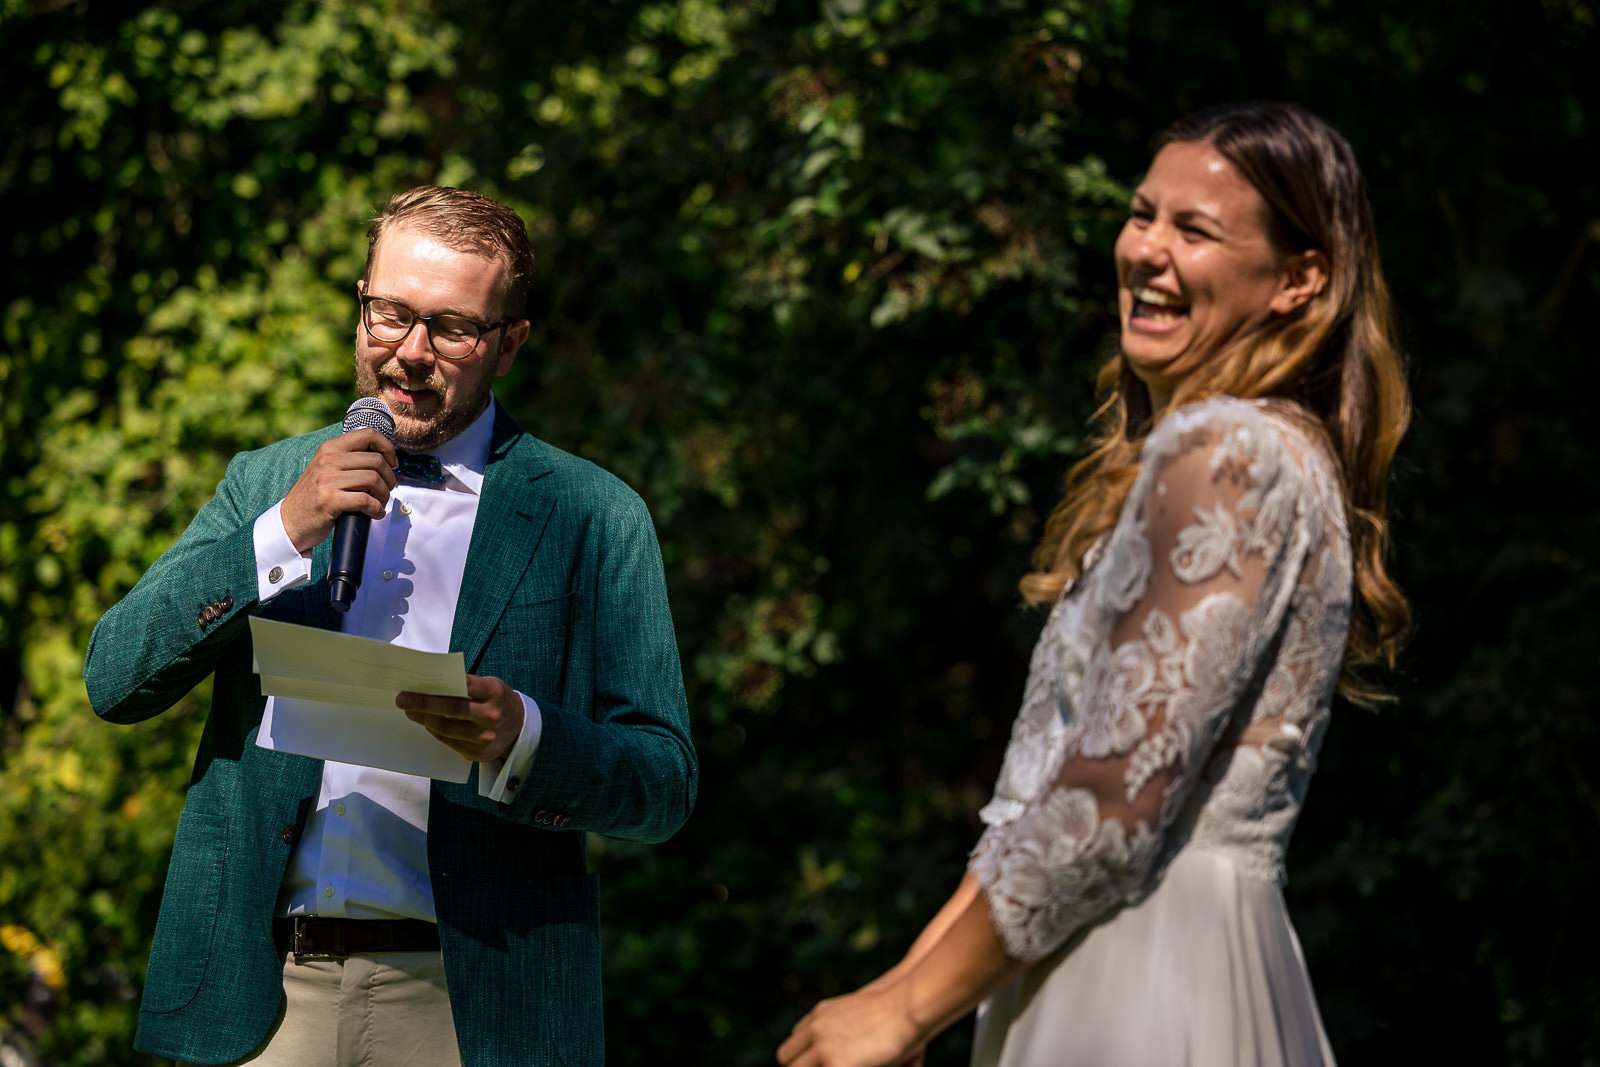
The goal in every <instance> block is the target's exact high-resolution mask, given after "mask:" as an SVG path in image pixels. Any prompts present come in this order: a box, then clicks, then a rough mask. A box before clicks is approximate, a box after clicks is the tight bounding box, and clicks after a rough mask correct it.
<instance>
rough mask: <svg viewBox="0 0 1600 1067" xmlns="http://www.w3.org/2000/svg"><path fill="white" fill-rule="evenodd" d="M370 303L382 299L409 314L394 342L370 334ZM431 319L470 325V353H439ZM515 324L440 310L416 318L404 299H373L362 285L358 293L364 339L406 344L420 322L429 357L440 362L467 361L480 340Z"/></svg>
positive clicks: (512, 321) (383, 343)
mask: <svg viewBox="0 0 1600 1067" xmlns="http://www.w3.org/2000/svg"><path fill="white" fill-rule="evenodd" d="M374 300H382V301H383V302H384V303H386V304H393V305H394V306H395V307H400V308H405V310H406V311H407V312H408V313H409V314H410V315H411V322H410V323H409V324H408V325H407V326H406V330H405V333H402V334H401V335H400V336H399V338H397V339H396V340H393V341H390V340H388V339H386V338H383V337H379V336H378V335H377V334H376V333H375V332H373V329H372V322H371V321H370V320H369V318H368V310H369V309H370V308H371V306H372V302H373V301H374ZM435 319H460V320H461V321H463V322H470V323H472V325H473V326H475V327H477V330H478V339H477V340H476V341H474V342H473V344H472V351H470V352H467V353H465V354H463V355H459V356H452V355H449V354H448V353H445V352H441V351H439V342H438V339H437V338H436V337H434V336H433V322H434V320H435ZM516 321H517V320H516V319H515V318H509V319H501V320H500V321H499V322H484V321H483V320H481V319H475V318H473V317H472V316H471V315H461V314H458V313H457V312H454V311H441V312H440V313H438V314H437V315H419V314H417V309H416V308H414V307H412V306H411V305H410V304H407V303H406V302H405V301H404V300H396V299H395V298H394V297H392V296H375V295H373V294H372V293H369V292H366V291H365V283H363V291H362V293H361V328H362V329H364V330H366V331H367V336H368V337H370V338H372V339H373V340H374V341H376V342H378V343H379V344H380V345H403V344H405V342H406V338H408V337H410V336H411V331H412V330H414V329H416V328H417V323H419V322H420V323H422V328H423V329H424V330H425V331H426V332H427V334H428V347H429V348H431V349H433V354H434V355H436V356H438V357H439V358H440V359H447V360H449V361H450V362H451V363H460V362H461V361H462V360H464V359H471V358H472V357H473V356H475V355H477V354H478V346H479V345H480V344H482V343H483V339H484V338H485V337H488V336H489V335H490V334H491V333H494V332H495V331H496V330H503V329H505V328H506V327H507V326H510V325H511V324H512V323H514V322H516Z"/></svg>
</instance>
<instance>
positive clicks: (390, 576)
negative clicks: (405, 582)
mask: <svg viewBox="0 0 1600 1067" xmlns="http://www.w3.org/2000/svg"><path fill="white" fill-rule="evenodd" d="M383 580H384V581H386V582H390V581H393V580H394V571H384V572H383Z"/></svg>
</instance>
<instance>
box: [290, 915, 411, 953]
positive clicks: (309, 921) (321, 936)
mask: <svg viewBox="0 0 1600 1067" xmlns="http://www.w3.org/2000/svg"><path fill="white" fill-rule="evenodd" d="M272 940H273V943H274V944H276V945H277V946H278V951H279V952H280V953H283V952H292V953H294V958H295V959H297V960H305V959H313V960H342V959H344V958H345V957H347V956H364V955H366V954H367V953H369V952H438V951H439V928H438V927H437V926H435V925H434V924H433V923H430V922H425V921H423V920H422V919H336V918H327V917H323V916H319V915H294V916H291V917H289V918H287V919H273V920H272Z"/></svg>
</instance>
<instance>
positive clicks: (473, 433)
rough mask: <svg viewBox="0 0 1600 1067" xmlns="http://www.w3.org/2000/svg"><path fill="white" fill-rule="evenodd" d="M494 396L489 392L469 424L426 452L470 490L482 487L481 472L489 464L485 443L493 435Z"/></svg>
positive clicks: (473, 491) (471, 491)
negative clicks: (480, 409)
mask: <svg viewBox="0 0 1600 1067" xmlns="http://www.w3.org/2000/svg"><path fill="white" fill-rule="evenodd" d="M494 407H495V399H494V396H493V395H491V396H490V397H489V403H488V405H487V406H485V407H484V409H483V414H481V415H479V416H478V417H477V419H475V420H474V421H473V423H472V425H471V426H468V427H467V428H466V429H465V430H462V431H461V432H460V433H459V434H457V435H456V436H454V437H452V438H451V439H450V440H448V441H446V442H445V443H444V444H442V445H440V446H439V447H437V448H434V449H430V454H431V455H432V456H434V457H435V458H436V459H438V461H439V466H441V467H443V468H444V470H445V473H446V474H448V475H450V476H451V477H453V478H455V480H456V481H457V482H460V483H461V488H464V489H466V490H467V491H468V492H470V493H479V492H482V490H483V471H484V468H485V467H487V466H488V464H489V442H490V440H491V439H492V438H493V437H494Z"/></svg>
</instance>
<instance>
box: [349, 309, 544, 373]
mask: <svg viewBox="0 0 1600 1067" xmlns="http://www.w3.org/2000/svg"><path fill="white" fill-rule="evenodd" d="M516 321H517V320H516V319H501V320H500V321H499V322H479V321H478V320H477V319H469V318H467V317H466V316H465V315H418V314H417V313H416V312H415V311H412V310H411V309H410V308H408V307H406V306H405V305H404V304H402V303H400V301H398V300H390V299H389V298H388V297H383V296H373V295H371V294H370V293H362V294H361V324H362V325H363V326H365V327H366V328H367V333H369V334H371V335H372V339H373V340H374V341H381V342H382V343H384V344H386V345H396V344H399V343H400V342H401V341H404V340H405V339H406V338H407V337H408V336H410V334H411V328H412V327H413V326H415V325H416V324H417V323H419V322H420V323H422V325H423V328H424V329H426V330H427V331H428V344H429V345H431V346H432V347H433V350H434V352H435V353H437V354H438V355H439V356H441V357H442V358H444V359H466V358H467V357H468V356H470V355H472V353H474V352H476V351H477V350H478V342H479V341H480V340H482V339H483V336H484V335H485V334H490V333H493V332H494V331H496V330H498V329H500V328H501V327H503V326H509V325H511V324H512V323H513V322H516Z"/></svg>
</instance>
